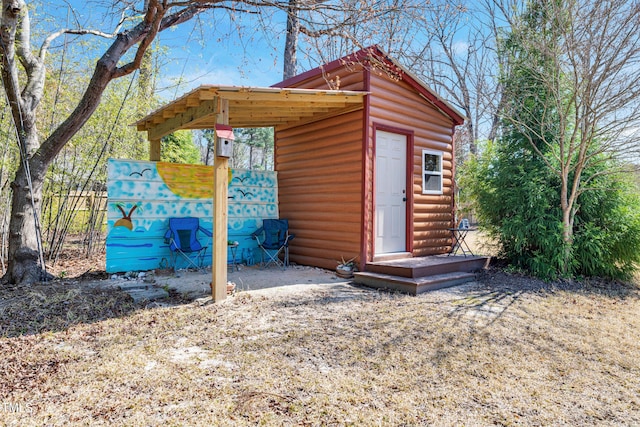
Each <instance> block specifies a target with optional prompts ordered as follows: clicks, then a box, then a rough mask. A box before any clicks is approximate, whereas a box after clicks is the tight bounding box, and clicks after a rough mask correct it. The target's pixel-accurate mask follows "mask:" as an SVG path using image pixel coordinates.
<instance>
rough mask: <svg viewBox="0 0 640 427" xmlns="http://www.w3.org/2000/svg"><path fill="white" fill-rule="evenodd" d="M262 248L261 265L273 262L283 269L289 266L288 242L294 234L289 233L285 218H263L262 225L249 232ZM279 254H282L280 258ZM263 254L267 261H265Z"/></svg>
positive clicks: (264, 265)
mask: <svg viewBox="0 0 640 427" xmlns="http://www.w3.org/2000/svg"><path fill="white" fill-rule="evenodd" d="M251 237H252V238H253V239H254V240H255V241H256V242H257V243H258V247H259V248H260V249H261V250H262V251H261V255H262V267H263V268H266V267H268V266H269V265H270V264H275V265H277V266H279V267H281V268H282V269H283V270H284V269H286V268H287V267H288V266H289V242H291V241H292V240H293V238H294V237H296V236H295V234H291V233H289V221H288V220H286V219H264V220H262V227H260V228H258V229H257V230H256V231H254V232H253V233H252V234H251ZM280 254H282V255H283V257H282V259H280ZM265 255H267V258H268V260H267V262H266V263H265Z"/></svg>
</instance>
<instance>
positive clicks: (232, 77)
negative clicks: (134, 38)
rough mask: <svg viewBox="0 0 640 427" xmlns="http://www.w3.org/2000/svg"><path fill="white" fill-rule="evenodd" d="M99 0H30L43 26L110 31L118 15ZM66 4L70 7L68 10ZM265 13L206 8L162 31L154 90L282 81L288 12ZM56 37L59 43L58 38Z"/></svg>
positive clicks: (170, 92)
mask: <svg viewBox="0 0 640 427" xmlns="http://www.w3.org/2000/svg"><path fill="white" fill-rule="evenodd" d="M42 4H44V5H42ZM103 4H104V3H103V2H96V1H93V0H83V1H81V0H54V1H44V0H41V4H37V2H34V7H35V10H32V13H31V15H32V23H34V25H38V24H40V23H42V22H43V21H42V19H43V18H45V19H47V22H46V24H45V25H46V27H45V31H47V32H50V31H53V30H57V29H60V28H63V27H66V26H68V27H76V26H80V27H84V28H91V29H98V30H101V31H105V32H111V31H113V28H114V26H115V24H114V22H113V21H112V20H115V19H117V16H116V15H114V14H108V13H107V14H105V12H106V9H105V8H104V7H103ZM69 5H70V6H71V7H73V8H74V13H71V14H70V13H69ZM263 19H266V20H268V21H269V22H266V23H260V22H256V19H255V17H254V16H249V15H247V14H242V13H237V14H231V13H229V12H224V11H216V13H215V15H213V14H212V13H204V14H202V15H200V16H199V17H198V18H196V19H194V20H192V21H190V22H187V23H184V24H182V25H180V26H177V27H175V28H171V29H168V30H165V31H163V32H162V33H160V34H159V36H158V37H157V41H158V42H159V45H160V46H161V49H162V54H161V55H160V56H159V66H160V68H159V79H158V82H157V83H158V95H159V96H161V97H162V98H166V99H172V98H175V97H176V96H180V95H181V94H183V93H185V92H187V91H189V90H190V89H193V88H195V87H197V86H199V85H201V84H222V85H236V86H270V85H272V84H274V83H277V82H279V81H281V80H282V50H283V48H284V28H285V25H286V22H285V19H286V18H285V15H284V14H283V13H280V12H278V13H273V15H272V16H266V17H263ZM67 22H69V23H68V24H67ZM75 23H77V24H75ZM262 27H264V28H268V31H269V34H264V31H263V30H261V28H262ZM34 34H35V32H34ZM82 40H83V41H87V42H89V43H105V42H104V39H100V38H98V37H94V36H82ZM56 42H57V43H58V44H61V43H62V39H61V38H59V39H58V40H57V41H56ZM102 52H104V50H102ZM102 52H101V53H102Z"/></svg>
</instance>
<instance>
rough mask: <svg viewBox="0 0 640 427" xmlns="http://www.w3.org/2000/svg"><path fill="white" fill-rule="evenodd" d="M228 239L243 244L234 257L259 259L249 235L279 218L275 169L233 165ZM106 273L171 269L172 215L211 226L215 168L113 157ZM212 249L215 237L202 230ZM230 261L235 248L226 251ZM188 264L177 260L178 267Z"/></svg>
mask: <svg viewBox="0 0 640 427" xmlns="http://www.w3.org/2000/svg"><path fill="white" fill-rule="evenodd" d="M228 192H229V194H228V197H229V210H228V239H229V240H232V241H237V242H238V243H239V246H238V249H237V251H236V261H238V262H243V261H244V262H249V263H251V261H252V260H256V261H257V260H258V257H259V253H258V252H257V246H256V244H255V242H254V241H253V240H252V239H251V237H250V234H251V233H252V232H253V231H255V230H256V229H257V228H258V227H260V226H261V225H262V219H264V218H278V202H277V201H278V191H277V179H276V172H273V171H249V170H242V169H230V173H229V189H228ZM107 195H108V202H107V241H106V248H107V249H106V252H107V253H106V259H107V261H106V263H107V265H106V271H107V272H108V273H117V272H124V271H146V270H153V269H157V268H172V267H173V265H171V259H172V257H171V251H170V250H169V245H168V244H167V243H166V242H165V240H164V235H165V232H166V231H167V227H168V221H169V218H171V217H186V216H190V217H197V218H199V219H200V225H201V226H202V227H203V228H205V229H207V230H209V231H210V232H211V231H212V229H213V222H212V221H213V167H211V166H202V165H179V164H173V163H160V162H158V163H156V162H144V161H134V160H115V159H110V160H109V163H108V176H107ZM198 239H199V240H200V242H201V243H202V244H203V245H206V246H208V247H209V249H208V251H207V254H206V256H205V258H204V261H205V265H211V258H212V254H211V237H207V236H206V235H204V234H203V233H198ZM228 259H229V260H231V252H230V251H229V253H228ZM185 267H187V262H186V261H180V260H179V261H178V266H177V268H185Z"/></svg>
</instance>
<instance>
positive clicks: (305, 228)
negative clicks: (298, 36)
mask: <svg viewBox="0 0 640 427" xmlns="http://www.w3.org/2000/svg"><path fill="white" fill-rule="evenodd" d="M325 77H328V78H329V79H330V80H331V81H332V84H335V83H336V82H337V81H339V82H340V87H339V89H344V90H366V91H369V92H370V95H369V96H368V97H367V99H366V100H365V108H364V110H361V111H356V112H352V113H348V114H343V115H340V116H337V117H333V118H330V119H325V120H321V121H318V122H315V123H305V124H303V125H296V126H294V127H288V128H287V127H280V128H278V129H276V152H275V167H276V170H277V171H278V188H279V194H280V198H279V209H280V217H281V218H288V219H289V221H290V227H291V231H292V232H293V233H295V234H296V238H295V239H294V240H293V241H292V243H291V250H290V257H291V260H292V261H293V262H296V263H299V264H304V265H314V266H318V267H323V268H328V269H333V268H335V267H336V261H338V260H340V258H341V257H344V258H345V259H347V258H352V257H356V256H359V258H360V259H359V261H360V265H361V267H364V263H365V262H366V261H371V260H372V259H373V255H374V247H373V242H374V241H375V239H374V237H373V230H374V227H373V221H374V218H373V214H374V209H373V206H374V202H375V201H374V196H373V188H374V182H373V179H374V169H375V147H374V141H375V134H376V129H380V130H387V131H392V132H393V131H394V130H396V131H398V133H403V134H406V135H408V137H409V140H410V141H411V143H410V144H409V145H410V150H411V152H407V160H408V162H407V163H408V164H410V165H412V166H410V167H409V168H410V169H411V172H412V177H411V178H410V179H409V183H410V184H412V188H411V185H410V187H409V188H407V193H408V200H407V211H408V218H407V228H408V239H407V248H408V250H411V252H412V254H413V256H425V255H433V254H441V253H445V252H447V251H448V250H449V249H450V247H451V235H450V232H449V231H448V230H447V228H449V227H451V226H452V224H453V218H452V216H453V191H454V189H453V155H452V153H453V144H452V138H453V120H452V119H451V118H449V117H448V116H447V115H445V114H443V113H442V112H441V111H439V110H438V109H437V108H435V107H434V106H433V105H432V104H431V103H429V102H428V101H427V100H426V99H425V98H423V97H422V96H421V95H420V94H419V93H417V92H416V90H415V89H414V88H412V87H411V86H410V85H409V84H408V83H406V82H403V81H395V80H391V79H390V78H388V77H387V76H385V75H381V74H376V73H375V72H369V71H367V70H363V69H361V68H360V69H357V70H354V69H353V67H350V69H348V70H347V69H345V68H339V69H337V70H332V71H331V73H330V74H327V75H325V76H323V75H322V74H321V73H318V74H316V75H314V76H312V77H311V78H309V79H307V80H305V81H302V82H298V83H296V84H295V86H296V87H300V88H313V89H330V87H329V84H327V82H326V80H325ZM334 88H335V87H334ZM423 149H430V150H437V151H441V152H442V153H443V157H442V168H443V176H442V178H443V194H442V195H423V194H422V150H423ZM363 257H365V258H366V259H362V258H363Z"/></svg>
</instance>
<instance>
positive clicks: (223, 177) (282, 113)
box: [136, 85, 367, 302]
mask: <svg viewBox="0 0 640 427" xmlns="http://www.w3.org/2000/svg"><path fill="white" fill-rule="evenodd" d="M366 94H367V93H366V92H358V91H344V90H311V89H295V88H272V87H239V86H218V85H204V86H200V87H199V88H197V89H195V90H193V91H191V92H189V93H187V94H186V95H184V96H182V97H180V98H178V99H176V100H175V101H173V102H170V103H169V104H167V105H165V106H163V107H161V108H159V109H158V110H156V111H154V112H153V113H151V114H149V115H148V116H146V117H144V118H143V119H141V120H139V121H138V122H137V123H136V126H137V128H138V130H139V131H146V132H147V137H148V139H149V141H150V143H151V144H150V150H149V159H150V160H152V161H159V160H160V140H161V139H162V137H163V136H166V135H169V134H171V133H173V132H175V131H177V130H180V129H214V128H215V126H216V124H218V125H229V126H232V127H234V128H258V127H275V128H276V129H277V128H278V127H289V126H292V125H298V126H299V125H303V124H305V123H311V122H314V121H317V120H321V119H324V118H328V117H332V116H337V115H340V114H344V113H348V112H351V111H356V110H359V109H362V108H363V100H364V96H365V95H366ZM228 169H229V162H228V159H227V158H224V157H219V156H215V158H214V174H213V176H214V178H213V187H214V200H213V206H214V218H213V228H214V230H213V236H214V237H213V255H212V256H213V259H212V265H211V274H212V284H213V286H212V296H213V300H214V301H215V302H218V301H222V300H223V299H225V298H226V295H227V292H226V284H227V277H226V273H227V209H228V206H227V179H228V178H227V177H228Z"/></svg>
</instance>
